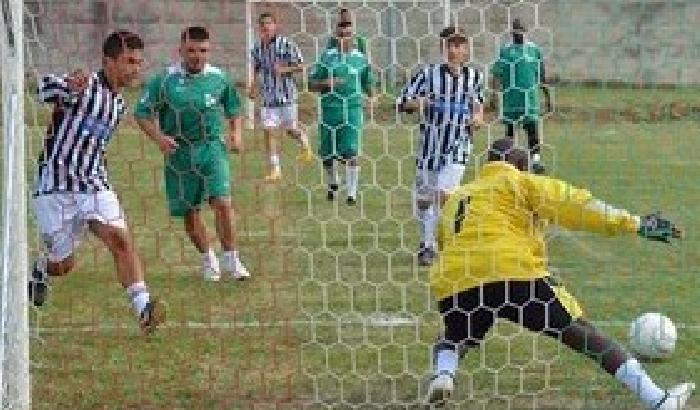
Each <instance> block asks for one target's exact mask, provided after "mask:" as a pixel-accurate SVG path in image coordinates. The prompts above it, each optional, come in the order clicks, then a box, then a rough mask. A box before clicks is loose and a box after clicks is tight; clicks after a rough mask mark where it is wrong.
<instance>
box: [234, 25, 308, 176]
mask: <svg viewBox="0 0 700 410" xmlns="http://www.w3.org/2000/svg"><path fill="white" fill-rule="evenodd" d="M258 22H259V26H260V40H259V41H258V42H257V43H256V44H255V46H254V47H253V49H252V50H251V56H252V60H253V67H252V69H251V72H252V76H251V78H250V79H249V84H248V90H249V91H248V96H249V97H250V98H255V97H256V96H258V95H260V96H261V98H262V108H261V109H260V119H261V121H262V125H263V129H264V132H265V147H266V150H267V155H268V158H269V164H270V168H269V172H268V174H267V175H266V176H265V180H266V181H268V182H273V181H277V180H279V179H280V178H282V165H281V162H280V154H279V149H278V148H277V141H276V139H275V135H274V131H275V130H276V129H281V130H283V131H284V132H285V133H286V134H288V135H290V136H291V137H292V138H294V139H296V140H297V141H298V142H299V144H300V146H301V153H300V154H299V160H300V161H302V162H305V163H309V162H311V161H313V160H314V155H313V152H312V151H311V148H310V147H309V137H308V136H307V135H306V131H304V129H303V128H302V126H301V124H300V123H299V120H298V109H297V99H298V92H297V85H296V80H295V79H294V74H295V73H299V72H302V71H303V70H304V64H303V63H304V60H303V58H302V55H301V50H299V47H298V46H297V45H296V44H295V43H294V42H293V41H292V40H290V39H289V38H287V37H284V36H281V35H280V34H279V33H278V32H277V20H276V19H275V16H274V15H272V14H271V13H262V14H261V15H260V18H259V19H258ZM258 79H259V80H260V81H258Z"/></svg>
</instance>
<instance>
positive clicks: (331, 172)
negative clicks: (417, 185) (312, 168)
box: [309, 21, 375, 205]
mask: <svg viewBox="0 0 700 410" xmlns="http://www.w3.org/2000/svg"><path fill="white" fill-rule="evenodd" d="M352 35H353V31H352V23H351V22H349V21H345V22H342V21H341V22H339V23H338V27H337V30H336V36H337V39H338V45H339V46H338V48H330V49H327V50H326V51H324V53H323V54H322V55H321V57H320V59H319V61H318V62H317V63H316V64H315V65H314V67H313V69H312V71H311V73H310V75H309V89H310V90H312V91H317V92H320V93H321V98H320V104H321V118H320V119H319V122H318V128H319V136H320V139H321V141H320V147H319V156H320V157H321V159H322V160H323V169H324V170H325V171H326V180H327V183H328V196H327V198H328V200H329V201H332V200H334V199H335V196H336V193H337V191H338V174H337V170H336V166H335V162H336V161H344V162H345V164H346V180H345V183H346V185H347V203H348V205H354V204H355V203H356V202H357V190H358V185H359V179H360V167H359V164H358V161H357V156H358V153H359V150H360V142H361V136H362V129H363V127H364V112H363V105H364V103H363V100H364V97H365V96H368V97H372V96H373V94H374V91H373V87H374V82H375V81H374V75H373V74H372V69H371V67H370V65H369V62H368V60H367V56H366V55H365V54H363V53H361V52H360V51H359V50H358V49H357V48H355V47H354V45H353V41H352Z"/></svg>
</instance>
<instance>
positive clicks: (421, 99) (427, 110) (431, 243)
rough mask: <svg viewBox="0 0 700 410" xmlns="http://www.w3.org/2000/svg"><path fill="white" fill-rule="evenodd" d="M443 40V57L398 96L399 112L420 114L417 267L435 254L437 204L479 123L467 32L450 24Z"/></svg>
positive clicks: (478, 82) (477, 78) (476, 77)
mask: <svg viewBox="0 0 700 410" xmlns="http://www.w3.org/2000/svg"><path fill="white" fill-rule="evenodd" d="M441 40H443V43H441V46H440V47H441V49H443V50H445V52H446V54H447V62H445V63H440V64H429V65H427V66H426V67H424V68H423V69H421V70H420V71H419V72H418V73H417V74H416V75H415V76H414V77H413V78H412V79H411V81H410V82H409V83H408V85H407V86H406V87H405V88H404V90H403V91H402V93H401V96H400V97H399V98H398V101H397V105H398V110H399V111H404V112H415V111H420V113H421V122H420V133H421V140H420V142H419V144H418V146H417V152H416V165H417V170H416V185H415V193H416V209H417V216H418V222H419V229H420V245H419V247H418V263H419V264H420V265H421V266H430V265H431V264H432V263H433V261H434V259H435V256H436V249H435V228H436V226H437V221H438V217H439V216H440V206H441V204H442V201H443V198H444V197H445V196H446V195H447V194H448V193H449V192H451V191H452V190H453V189H454V188H455V187H457V186H458V185H459V183H460V182H461V180H462V176H463V175H464V171H465V168H466V164H467V161H468V158H469V155H470V153H471V146H472V132H473V128H474V127H475V126H480V125H482V123H483V101H484V96H483V83H484V75H483V73H482V72H480V71H479V70H477V69H475V68H474V67H470V66H467V65H466V62H467V60H468V58H469V54H468V50H469V48H468V41H467V37H466V36H465V35H464V34H463V33H462V32H460V31H459V30H457V29H456V28H455V27H448V28H446V29H444V30H443V32H442V34H441Z"/></svg>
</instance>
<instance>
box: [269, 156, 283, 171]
mask: <svg viewBox="0 0 700 410" xmlns="http://www.w3.org/2000/svg"><path fill="white" fill-rule="evenodd" d="M270 166H271V167H272V170H273V171H275V172H280V171H281V170H282V166H281V165H280V156H279V155H277V154H273V155H270Z"/></svg>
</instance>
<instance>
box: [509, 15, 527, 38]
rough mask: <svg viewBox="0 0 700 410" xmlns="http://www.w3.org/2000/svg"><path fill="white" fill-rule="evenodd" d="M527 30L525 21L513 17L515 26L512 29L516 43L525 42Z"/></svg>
mask: <svg viewBox="0 0 700 410" xmlns="http://www.w3.org/2000/svg"><path fill="white" fill-rule="evenodd" d="M526 32H527V28H525V25H524V24H523V22H522V21H521V20H520V19H519V18H516V19H513V26H512V31H511V33H512V34H513V42H514V43H515V44H523V43H524V42H525V33H526Z"/></svg>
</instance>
